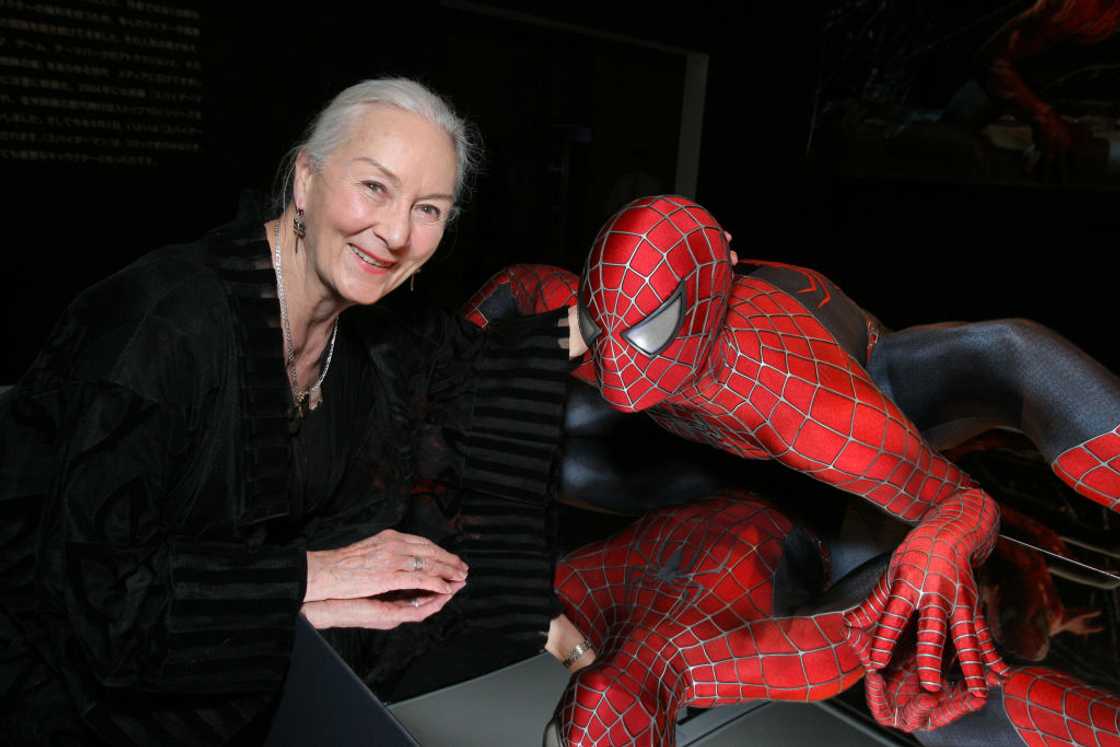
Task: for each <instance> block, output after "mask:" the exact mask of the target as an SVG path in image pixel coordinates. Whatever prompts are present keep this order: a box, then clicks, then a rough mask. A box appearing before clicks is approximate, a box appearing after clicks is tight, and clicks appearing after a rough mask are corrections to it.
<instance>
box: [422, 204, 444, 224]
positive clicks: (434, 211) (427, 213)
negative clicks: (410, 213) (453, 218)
mask: <svg viewBox="0 0 1120 747" xmlns="http://www.w3.org/2000/svg"><path fill="white" fill-rule="evenodd" d="M416 210H417V212H419V213H420V217H421V218H423V219H424V220H425V221H427V222H429V223H434V222H436V221H437V220H439V219H440V218H441V217H442V216H443V211H442V210H440V209H439V208H438V207H436V206H435V205H417V206H416Z"/></svg>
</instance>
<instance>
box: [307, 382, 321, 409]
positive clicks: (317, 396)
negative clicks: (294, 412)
mask: <svg viewBox="0 0 1120 747" xmlns="http://www.w3.org/2000/svg"><path fill="white" fill-rule="evenodd" d="M321 404H323V387H322V385H321V384H316V385H315V386H313V387H311V391H309V392H308V393H307V409H308V411H311V410H314V409H317V408H318V407H319V405H321Z"/></svg>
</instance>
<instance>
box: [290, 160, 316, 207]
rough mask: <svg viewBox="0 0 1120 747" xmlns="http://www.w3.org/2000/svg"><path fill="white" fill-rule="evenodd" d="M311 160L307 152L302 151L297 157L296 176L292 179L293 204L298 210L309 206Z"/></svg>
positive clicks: (311, 174)
mask: <svg viewBox="0 0 1120 747" xmlns="http://www.w3.org/2000/svg"><path fill="white" fill-rule="evenodd" d="M312 176H313V173H312V169H311V158H310V157H309V156H308V155H307V151H305V150H301V151H300V152H299V155H297V156H296V168H295V175H294V177H293V179H292V203H293V204H294V205H295V206H296V207H297V208H302V207H303V206H304V205H306V204H307V193H308V190H310V189H311V177H312Z"/></svg>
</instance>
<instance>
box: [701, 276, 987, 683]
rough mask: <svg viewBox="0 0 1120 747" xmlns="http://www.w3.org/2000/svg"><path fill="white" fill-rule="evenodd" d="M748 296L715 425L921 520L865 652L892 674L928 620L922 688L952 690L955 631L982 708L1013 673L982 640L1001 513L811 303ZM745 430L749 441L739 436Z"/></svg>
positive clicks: (710, 401)
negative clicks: (902, 646)
mask: <svg viewBox="0 0 1120 747" xmlns="http://www.w3.org/2000/svg"><path fill="white" fill-rule="evenodd" d="M736 299H737V300H736V302H735V303H733V305H732V308H731V310H730V312H729V314H728V321H727V326H728V331H727V333H726V334H728V335H730V337H729V338H727V339H726V342H728V346H727V347H726V348H725V353H724V354H725V356H726V358H727V363H728V365H727V366H726V369H727V370H728V373H727V374H726V375H724V376H722V377H721V381H720V388H715V389H714V390H713V391H712V392H707V393H705V395H704V397H705V399H706V403H707V404H706V405H705V411H704V413H703V415H702V417H704V418H707V419H709V420H710V422H711V426H712V427H713V429H718V430H719V431H720V432H721V433H722V434H723V436H722V439H721V442H720V445H721V446H723V447H724V448H725V449H728V450H730V451H734V450H735V449H736V448H737V447H738V448H739V449H740V450H741V451H742V452H744V453H745V452H747V451H748V450H749V448H750V446H751V445H752V442H753V444H755V445H757V446H760V447H761V448H762V449H763V450H764V451H765V452H766V453H768V454H769V455H770V456H771V457H773V458H774V459H776V460H778V461H780V462H782V463H783V464H785V465H787V466H789V467H792V468H794V469H796V470H798V471H800V472H804V473H806V474H808V475H810V476H812V477H815V478H817V479H819V480H821V481H823V482H826V483H829V484H831V485H834V486H835V487H838V488H840V489H842V490H846V491H848V492H850V493H855V494H857V495H860V496H862V497H864V498H866V499H867V500H869V501H871V502H872V503H874V504H876V505H877V506H879V507H880V508H882V509H884V510H886V511H887V512H889V513H891V514H893V515H895V516H897V517H899V518H901V519H903V520H904V521H907V522H910V523H915V522H916V523H917V524H918V526H916V527H915V528H914V530H913V531H912V532H911V533H910V534H909V535H908V536H907V538H906V540H904V542H903V544H902V545H901V546H900V547H899V548H898V550H897V551H896V552H895V554H894V557H893V558H892V561H891V564H890V566H889V568H888V570H887V572H886V574H885V575H884V577H883V579H882V581H881V582H880V584H879V587H878V588H877V590H876V593H874V594H873V595H872V596H871V598H870V599H868V600H867V601H866V602H865V603H864V604H862V605H860V606H859V607H858V608H856V609H855V610H853V611H852V612H850V613H849V615H848V620H849V623H850V624H851V625H852V627H853V641H852V643H853V647H854V648H855V650H856V651H857V653H858V654H859V655H860V657H861V659H862V660H863V661H864V663H865V664H866V665H867V666H868V667H869V668H870V669H880V668H882V667H884V666H886V665H887V663H888V662H889V661H890V659H891V656H892V654H893V652H894V649H895V645H896V643H897V641H898V639H899V637H900V636H901V634H902V632H903V630H904V628H905V627H906V623H907V621H908V620H909V619H910V617H911V616H912V615H914V614H915V612H917V615H918V654H919V657H920V661H921V664H922V666H921V669H920V677H921V682H922V685H923V686H924V687H926V688H927V689H928V690H930V691H937V690H939V689H940V687H941V655H942V650H943V647H944V641H945V637H946V635H948V634H950V632H951V634H952V639H953V642H954V645H955V647H956V649H957V650H958V651H959V652H960V654H961V658H962V660H963V668H964V672H965V675H966V678H967V683H968V686H969V687H970V688H971V689H972V691H973V693H974V694H975V695H976V696H977V697H982V696H983V695H984V694H985V693H986V691H987V686H986V684H985V681H984V668H985V666H988V667H991V668H994V669H996V670H997V671H1002V669H1003V664H1002V662H1000V660H999V658H998V656H997V655H996V653H995V651H994V649H993V648H992V647H991V646H990V645H985V644H983V641H982V636H983V635H984V632H985V631H986V625H985V622H984V619H983V614H982V612H981V610H980V608H979V605H978V603H977V598H978V595H977V588H976V582H975V580H974V578H973V573H972V567H973V566H974V565H977V564H979V563H980V562H982V561H983V559H984V558H986V557H987V555H988V553H989V552H990V551H991V548H992V544H993V542H994V539H995V536H996V531H997V526H998V510H997V508H996V506H995V504H994V502H993V501H992V500H991V498H990V497H989V496H987V495H986V494H985V493H984V492H983V491H981V490H979V489H978V488H976V487H975V486H974V483H973V482H972V481H971V479H970V478H969V477H968V476H967V475H965V474H964V473H963V472H961V471H960V470H959V469H958V468H957V467H956V466H954V465H953V464H952V463H950V462H949V461H947V460H946V459H944V458H943V457H942V456H940V455H939V454H937V453H936V452H934V451H933V449H931V448H930V447H929V445H928V444H926V442H925V441H924V440H923V439H922V437H921V434H920V433H919V432H918V430H917V428H916V427H915V426H914V425H913V424H912V423H911V422H910V420H909V419H908V418H906V416H905V415H904V414H903V413H902V412H901V411H900V410H899V409H898V407H897V406H896V405H895V404H894V403H893V402H892V401H891V400H890V399H889V398H888V397H886V396H885V395H884V394H883V393H882V392H881V391H880V390H879V388H878V387H877V386H876V385H875V383H874V382H873V381H872V380H871V378H870V376H869V375H868V374H867V372H866V371H865V370H864V369H863V368H862V367H861V366H860V365H859V364H858V363H857V362H856V361H855V360H854V359H853V358H852V356H851V355H850V354H849V353H848V352H847V351H845V350H844V349H843V348H842V347H841V346H840V345H839V344H838V343H837V342H836V338H835V336H833V335H832V334H831V332H830V331H829V329H827V328H826V327H825V326H824V324H823V323H822V322H821V321H819V320H818V319H817V317H815V316H814V315H813V314H811V313H808V312H807V311H806V310H804V307H802V306H801V305H800V303H796V304H795V303H792V302H791V297H790V296H788V295H787V294H785V293H784V292H782V291H781V290H779V289H777V288H776V287H774V286H773V285H770V284H768V283H765V282H762V281H755V280H750V279H743V280H741V281H740V285H739V286H738V290H737V293H736ZM774 330H778V332H775V331H774ZM787 330H788V332H786V331H787ZM783 332H786V333H785V334H783ZM732 398H734V403H735V406H734V408H732V407H731V402H732ZM727 409H732V412H731V413H728V412H726V410H727ZM739 425H741V426H744V427H745V432H744V433H743V435H742V436H736V435H735V429H736V427H738V426H739ZM737 438H741V439H742V441H743V443H742V444H738V443H735V440H736V439H737Z"/></svg>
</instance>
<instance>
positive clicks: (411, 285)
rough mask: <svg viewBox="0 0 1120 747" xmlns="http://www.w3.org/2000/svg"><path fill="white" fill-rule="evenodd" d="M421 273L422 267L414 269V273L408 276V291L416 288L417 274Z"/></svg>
mask: <svg viewBox="0 0 1120 747" xmlns="http://www.w3.org/2000/svg"><path fill="white" fill-rule="evenodd" d="M419 274H420V269H419V268H417V269H416V270H413V272H412V274H411V275H409V276H408V292H409V293H411V292H412V291H414V290H416V276H417V275H419Z"/></svg>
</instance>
